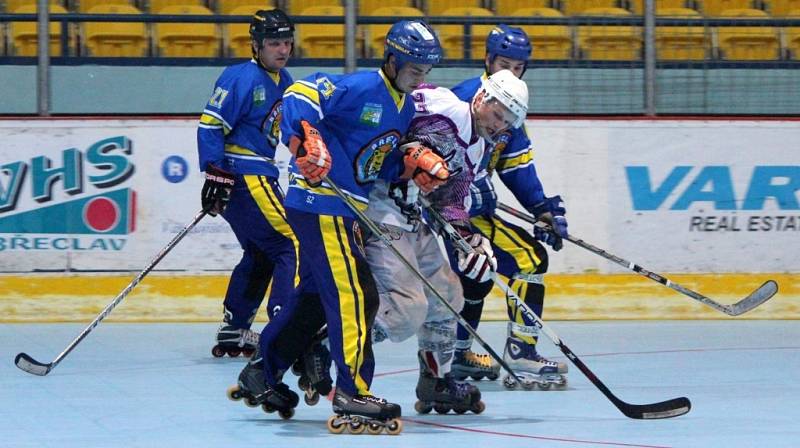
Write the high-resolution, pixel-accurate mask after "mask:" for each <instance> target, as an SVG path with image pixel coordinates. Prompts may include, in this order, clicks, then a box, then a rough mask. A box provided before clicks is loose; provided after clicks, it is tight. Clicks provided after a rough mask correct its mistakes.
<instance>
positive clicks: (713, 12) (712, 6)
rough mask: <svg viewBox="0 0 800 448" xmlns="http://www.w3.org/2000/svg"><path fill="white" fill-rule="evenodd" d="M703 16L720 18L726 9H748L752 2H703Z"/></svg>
mask: <svg viewBox="0 0 800 448" xmlns="http://www.w3.org/2000/svg"><path fill="white" fill-rule="evenodd" d="M701 4H702V5H703V14H705V15H706V16H709V17H717V16H721V15H722V12H723V11H725V10H728V9H749V8H752V7H753V0H703V1H702V2H701Z"/></svg>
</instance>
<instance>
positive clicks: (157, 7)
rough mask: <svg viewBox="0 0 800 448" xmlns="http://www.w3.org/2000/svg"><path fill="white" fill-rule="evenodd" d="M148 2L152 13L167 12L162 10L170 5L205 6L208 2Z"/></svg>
mask: <svg viewBox="0 0 800 448" xmlns="http://www.w3.org/2000/svg"><path fill="white" fill-rule="evenodd" d="M223 1H224V0H223ZM148 3H149V4H150V12H151V13H152V14H167V13H165V12H161V10H162V9H164V8H166V7H168V6H205V4H206V3H205V2H204V1H203V0H150V1H149V2H148Z"/></svg>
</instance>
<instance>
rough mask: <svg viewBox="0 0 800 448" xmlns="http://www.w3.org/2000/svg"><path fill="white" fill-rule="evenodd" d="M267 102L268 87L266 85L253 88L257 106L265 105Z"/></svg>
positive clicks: (254, 101)
mask: <svg viewBox="0 0 800 448" xmlns="http://www.w3.org/2000/svg"><path fill="white" fill-rule="evenodd" d="M266 102H267V89H265V88H264V86H258V87H256V88H255V89H253V104H255V105H256V106H263V105H264V103H266Z"/></svg>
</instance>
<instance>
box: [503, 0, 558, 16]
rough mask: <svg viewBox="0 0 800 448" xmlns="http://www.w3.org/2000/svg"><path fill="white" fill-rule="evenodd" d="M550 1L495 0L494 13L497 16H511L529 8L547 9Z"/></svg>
mask: <svg viewBox="0 0 800 448" xmlns="http://www.w3.org/2000/svg"><path fill="white" fill-rule="evenodd" d="M550 4H551V2H550V0H495V2H494V12H495V13H496V14H497V15H498V16H512V15H519V14H514V12H515V11H518V10H520V9H531V8H549V7H550Z"/></svg>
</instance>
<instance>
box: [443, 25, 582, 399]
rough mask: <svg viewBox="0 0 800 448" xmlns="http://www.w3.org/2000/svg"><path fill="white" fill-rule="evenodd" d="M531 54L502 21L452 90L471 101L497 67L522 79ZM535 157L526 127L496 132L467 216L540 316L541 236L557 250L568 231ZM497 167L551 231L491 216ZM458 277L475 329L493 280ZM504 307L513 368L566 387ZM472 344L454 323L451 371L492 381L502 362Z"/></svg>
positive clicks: (534, 332)
mask: <svg viewBox="0 0 800 448" xmlns="http://www.w3.org/2000/svg"><path fill="white" fill-rule="evenodd" d="M530 56H531V44H530V41H529V40H528V36H527V35H526V34H525V32H524V31H523V30H522V29H520V28H516V27H510V26H507V25H499V26H498V27H496V28H495V29H494V30H492V32H491V33H490V34H489V36H488V37H487V39H486V60H485V64H486V72H485V73H484V74H483V75H481V76H479V77H476V78H472V79H468V80H466V81H464V82H462V83H461V84H458V85H456V86H455V87H453V88H452V91H453V92H454V93H455V94H456V95H457V96H458V97H459V98H461V99H462V100H465V101H469V100H470V99H471V98H472V97H473V96H474V95H475V93H476V92H477V91H478V89H479V88H480V87H481V83H482V82H483V80H484V79H486V78H487V77H488V76H490V75H492V74H494V73H496V72H498V71H500V70H503V69H507V70H510V71H511V72H512V73H514V75H516V76H517V77H518V78H522V75H523V74H524V73H525V70H526V69H527V61H528V59H529V58H530ZM532 159H533V151H532V149H531V141H530V139H529V138H528V136H527V134H526V132H525V127H524V126H522V127H520V128H519V129H513V130H511V132H509V133H507V134H505V135H502V136H500V137H499V138H498V143H497V145H496V146H495V149H494V151H493V152H492V153H490V154H487V156H486V157H485V158H484V160H483V161H482V165H483V166H482V169H483V170H484V174H485V175H483V176H477V177H476V179H475V180H474V181H473V184H472V186H471V198H472V209H471V210H470V216H471V219H470V221H471V222H472V225H473V226H474V227H475V228H477V229H478V230H479V231H480V232H481V233H482V234H483V235H485V236H486V237H487V238H489V239H490V240H491V242H492V248H493V250H494V254H495V255H496V257H497V261H498V268H497V272H498V273H500V274H502V275H504V276H506V277H508V278H509V279H510V286H511V287H512V288H514V290H515V291H516V292H517V294H518V295H519V297H520V298H522V299H523V300H524V301H525V303H526V304H527V305H528V306H529V307H531V309H532V310H533V311H534V312H535V313H536V314H537V315H538V316H541V315H542V308H543V301H544V293H545V287H544V284H543V282H542V278H543V275H544V273H545V272H547V265H548V255H547V251H546V250H545V248H544V247H543V246H542V244H540V241H541V242H544V243H546V244H548V245H550V246H551V247H552V248H553V250H556V251H558V250H559V249H561V247H562V237H565V236H566V235H567V220H566V217H565V216H564V215H565V212H566V210H565V209H564V204H563V201H562V200H561V197H560V196H552V197H546V196H545V194H544V189H543V187H542V183H541V182H540V181H539V177H538V176H537V174H536V167H535V166H534V163H533V160H532ZM495 171H496V172H497V174H498V175H499V177H500V180H502V181H503V183H504V184H505V185H506V186H507V187H508V189H509V190H510V191H511V192H512V193H513V194H514V196H515V197H516V199H517V200H518V201H519V202H520V204H522V206H523V207H525V208H526V209H527V210H528V211H529V212H531V213H532V214H533V215H534V216H536V217H537V219H540V220H543V221H545V222H547V223H549V224H551V225H552V227H553V229H555V231H556V233H555V234H551V233H545V232H540V231H539V230H538V229H534V232H535V233H534V236H535V237H534V236H531V235H530V233H528V232H527V231H526V230H525V229H523V228H521V227H519V226H517V225H514V224H512V223H510V222H508V221H505V220H503V219H501V218H499V217H498V216H496V215H495V207H496V202H497V195H496V193H495V190H494V186H493V185H492V174H493V173H494V172H495ZM452 260H453V257H451V262H452ZM461 282H462V287H463V288H464V296H465V304H464V309H463V310H462V312H461V316H462V317H464V319H465V320H466V321H467V322H469V323H470V324H471V325H472V326H473V327H477V326H478V323H479V321H480V317H481V312H482V310H483V302H484V298H485V297H486V296H487V295H488V294H489V291H490V290H491V289H492V282H485V283H480V282H476V281H474V280H472V279H469V278H467V277H466V276H463V275H462V276H461ZM507 305H508V317H509V320H510V322H509V324H508V338H507V340H506V346H505V351H504V355H503V356H504V360H505V361H506V362H507V363H508V364H509V366H511V368H512V369H515V371H517V372H522V373H525V374H526V376H527V379H528V380H530V381H527V382H526V383H527V384H539V385H541V387H542V388H549V387H550V386H551V385H553V384H555V385H556V386H563V385H564V384H565V380H566V378H565V377H564V376H563V374H564V373H566V372H567V366H566V364H564V363H556V362H553V361H550V360H548V359H545V358H544V357H542V356H541V355H539V353H538V352H537V351H536V343H537V341H538V335H539V331H538V328H537V327H536V326H535V325H534V322H532V321H528V320H527V319H525V318H524V317H523V315H522V313H520V312H519V310H518V309H517V307H516V306H515V304H514V302H513V301H510V300H509V301H508V303H507ZM471 344H472V340H471V337H470V335H469V333H467V331H466V330H464V329H463V328H460V327H459V330H458V341H457V342H456V355H455V360H454V361H453V372H454V373H455V374H457V376H458V377H460V378H465V377H467V376H471V377H473V378H475V379H480V378H483V377H489V378H496V377H497V373H498V371H499V366H498V365H497V364H496V363H494V362H492V359H491V358H490V357H489V356H488V355H478V354H476V353H473V352H472V351H471V350H470V347H471Z"/></svg>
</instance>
